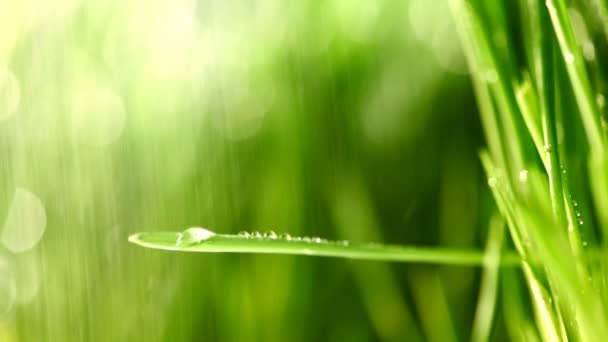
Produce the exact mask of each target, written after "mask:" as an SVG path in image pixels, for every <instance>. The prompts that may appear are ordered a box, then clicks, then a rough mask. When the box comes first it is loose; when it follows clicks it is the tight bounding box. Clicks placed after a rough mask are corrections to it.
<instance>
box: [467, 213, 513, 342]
mask: <svg viewBox="0 0 608 342" xmlns="http://www.w3.org/2000/svg"><path fill="white" fill-rule="evenodd" d="M504 235H505V220H504V219H503V218H502V216H500V215H494V216H493V217H492V219H491V220H490V227H489V233H488V242H487V246H486V260H485V265H484V269H483V275H482V280H481V289H480V290H479V300H478V301H477V308H476V310H475V320H474V321H473V333H472V337H471V340H472V341H480V342H481V341H488V340H489V338H490V334H491V332H492V323H493V321H494V315H495V313H496V312H495V308H496V294H497V293H498V277H499V266H500V253H501V251H500V250H501V248H502V244H503V237H504Z"/></svg>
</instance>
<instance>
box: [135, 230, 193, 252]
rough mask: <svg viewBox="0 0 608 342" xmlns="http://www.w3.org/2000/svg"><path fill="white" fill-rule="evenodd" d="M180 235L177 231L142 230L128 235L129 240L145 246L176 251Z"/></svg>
mask: <svg viewBox="0 0 608 342" xmlns="http://www.w3.org/2000/svg"><path fill="white" fill-rule="evenodd" d="M181 235H182V233H179V232H143V233H136V234H133V235H131V236H129V242H130V243H133V244H136V245H139V246H142V247H146V248H155V249H164V250H170V251H177V250H179V241H180V237H181Z"/></svg>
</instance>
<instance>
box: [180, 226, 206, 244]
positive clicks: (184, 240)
mask: <svg viewBox="0 0 608 342" xmlns="http://www.w3.org/2000/svg"><path fill="white" fill-rule="evenodd" d="M214 235H215V233H214V232H212V231H210V230H208V229H205V228H199V227H193V228H188V229H186V230H184V231H183V232H181V233H179V235H178V238H177V246H188V245H192V244H196V243H199V242H201V241H205V240H208V239H209V238H211V237H213V236H214Z"/></svg>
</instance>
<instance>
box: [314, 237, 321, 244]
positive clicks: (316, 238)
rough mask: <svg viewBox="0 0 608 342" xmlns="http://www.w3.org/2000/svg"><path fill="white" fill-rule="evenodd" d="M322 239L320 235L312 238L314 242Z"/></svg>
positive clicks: (319, 241)
mask: <svg viewBox="0 0 608 342" xmlns="http://www.w3.org/2000/svg"><path fill="white" fill-rule="evenodd" d="M322 241H323V240H321V238H320V237H318V236H315V237H313V238H312V242H314V243H321V242H322Z"/></svg>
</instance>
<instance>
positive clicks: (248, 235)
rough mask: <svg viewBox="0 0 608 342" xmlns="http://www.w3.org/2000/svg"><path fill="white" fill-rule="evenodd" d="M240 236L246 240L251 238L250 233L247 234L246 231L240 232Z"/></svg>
mask: <svg viewBox="0 0 608 342" xmlns="http://www.w3.org/2000/svg"><path fill="white" fill-rule="evenodd" d="M239 236H240V237H244V238H245V239H249V238H250V237H251V234H249V232H246V231H241V232H239Z"/></svg>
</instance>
